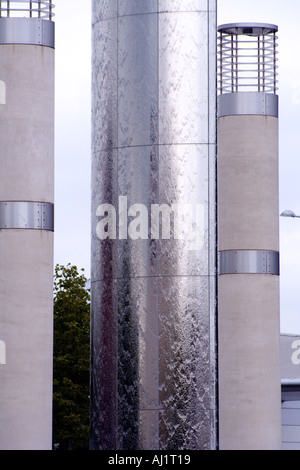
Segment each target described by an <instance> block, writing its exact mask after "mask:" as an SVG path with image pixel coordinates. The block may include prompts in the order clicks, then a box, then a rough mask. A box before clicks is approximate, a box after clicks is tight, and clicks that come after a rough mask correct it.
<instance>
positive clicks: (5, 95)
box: [0, 0, 54, 450]
mask: <svg viewBox="0 0 300 470" xmlns="http://www.w3.org/2000/svg"><path fill="white" fill-rule="evenodd" d="M52 9H53V5H52V4H51V2H49V1H24V0H23V1H10V2H4V1H2V2H0V141H1V148H0V166H1V171H0V276H1V289H0V341H1V354H0V384H1V386H0V449H1V450H49V449H51V448H52V362H53V359H52V358H53V235H54V234H53V232H54V214H53V211H54V23H53V21H52V16H53V12H52Z"/></svg>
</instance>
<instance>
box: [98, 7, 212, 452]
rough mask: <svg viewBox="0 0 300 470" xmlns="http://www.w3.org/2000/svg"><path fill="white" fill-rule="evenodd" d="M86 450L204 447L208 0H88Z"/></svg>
mask: <svg viewBox="0 0 300 470" xmlns="http://www.w3.org/2000/svg"><path fill="white" fill-rule="evenodd" d="M92 11H93V88H92V94H93V106H92V116H93V123H92V125H93V136H92V150H93V152H92V153H93V154H92V311H91V314H92V363H91V386H92V388H91V448H92V449H123V450H128V449H141V450H142V449H150V450H151V449H152V450H156V449H169V450H175V449H214V448H215V446H216V419H215V416H216V406H215V401H216V400H215V398H216V393H215V385H216V380H215V375H216V374H215V372H216V370H215V369H216V367H215V311H216V309H215V285H216V282H215V281H216V269H215V267H216V259H215V247H216V229H215V227H216V201H215V193H216V187H215V155H216V0H208V1H199V0H192V1H189V2H182V1H180V0H175V1H174V0H164V1H157V0H132V1H130V2H127V1H117V0H102V1H98V0H94V1H93V2H92Z"/></svg>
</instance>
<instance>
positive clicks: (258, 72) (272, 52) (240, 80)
mask: <svg viewBox="0 0 300 470" xmlns="http://www.w3.org/2000/svg"><path fill="white" fill-rule="evenodd" d="M277 31H278V27H277V26H276V25H273V24H265V23H231V24H225V25H221V26H219V27H218V33H219V37H218V65H219V70H218V91H219V93H220V94H224V93H237V92H243V91H254V92H264V93H273V94H276V91H277V75H278V74H277V60H278V58H277V56H278V51H277V35H276V33H277Z"/></svg>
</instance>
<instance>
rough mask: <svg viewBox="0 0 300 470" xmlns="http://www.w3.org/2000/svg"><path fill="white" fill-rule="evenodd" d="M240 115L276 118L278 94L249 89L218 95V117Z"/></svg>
mask: <svg viewBox="0 0 300 470" xmlns="http://www.w3.org/2000/svg"><path fill="white" fill-rule="evenodd" d="M242 115H255V116H271V117H276V118H278V96H277V95H274V94H270V93H258V92H257V93H255V92H251V91H250V92H241V93H226V94H224V95H219V96H218V117H224V116H242Z"/></svg>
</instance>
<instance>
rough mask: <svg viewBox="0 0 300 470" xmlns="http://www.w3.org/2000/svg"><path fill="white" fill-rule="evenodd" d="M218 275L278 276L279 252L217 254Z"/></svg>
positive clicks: (226, 252)
mask: <svg viewBox="0 0 300 470" xmlns="http://www.w3.org/2000/svg"><path fill="white" fill-rule="evenodd" d="M219 274H220V275H224V274H271V275H275V276H279V274H280V273H279V252H278V251H263V250H228V251H221V252H219Z"/></svg>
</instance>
